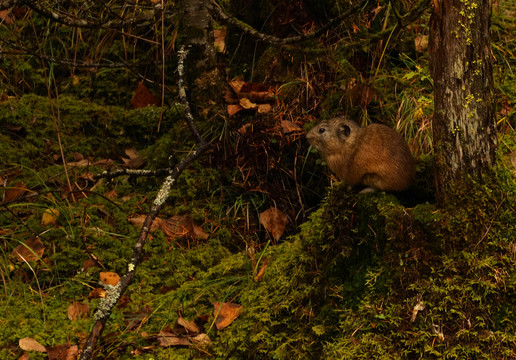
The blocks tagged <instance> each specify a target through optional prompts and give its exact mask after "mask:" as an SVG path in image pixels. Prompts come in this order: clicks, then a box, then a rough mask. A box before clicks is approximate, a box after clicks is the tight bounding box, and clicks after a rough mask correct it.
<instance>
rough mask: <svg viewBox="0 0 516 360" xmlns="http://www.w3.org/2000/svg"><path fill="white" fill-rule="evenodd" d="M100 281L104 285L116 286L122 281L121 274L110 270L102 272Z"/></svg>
mask: <svg viewBox="0 0 516 360" xmlns="http://www.w3.org/2000/svg"><path fill="white" fill-rule="evenodd" d="M100 281H101V282H102V283H103V284H104V285H111V286H116V285H118V283H119V282H120V275H118V274H117V273H114V272H109V271H106V272H101V273H100Z"/></svg>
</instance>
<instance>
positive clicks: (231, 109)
mask: <svg viewBox="0 0 516 360" xmlns="http://www.w3.org/2000/svg"><path fill="white" fill-rule="evenodd" d="M243 109H244V108H243V107H241V106H240V105H228V115H229V116H230V117H231V116H233V115H235V114H236V113H237V112H239V111H240V110H243Z"/></svg>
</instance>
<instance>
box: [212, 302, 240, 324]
mask: <svg viewBox="0 0 516 360" xmlns="http://www.w3.org/2000/svg"><path fill="white" fill-rule="evenodd" d="M242 311H243V310H242V305H238V304H235V303H220V302H214V303H213V316H214V317H215V326H216V327H217V330H222V329H224V328H226V327H228V326H229V325H230V324H231V323H232V322H233V321H235V319H236V318H237V317H238V316H239V315H240V314H241V313H242Z"/></svg>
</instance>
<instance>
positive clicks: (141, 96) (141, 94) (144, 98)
mask: <svg viewBox="0 0 516 360" xmlns="http://www.w3.org/2000/svg"><path fill="white" fill-rule="evenodd" d="M131 105H132V106H133V109H138V108H144V107H147V106H152V105H154V106H159V105H160V102H159V100H158V98H157V97H156V96H155V95H154V94H153V93H152V92H151V91H150V90H149V89H148V88H147V87H146V86H145V85H144V84H143V81H140V82H139V83H138V88H137V89H136V91H135V92H134V95H133V98H132V99H131Z"/></svg>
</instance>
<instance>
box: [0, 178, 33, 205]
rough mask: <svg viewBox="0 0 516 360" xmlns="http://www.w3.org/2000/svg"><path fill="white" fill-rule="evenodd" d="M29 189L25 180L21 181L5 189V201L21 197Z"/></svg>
mask: <svg viewBox="0 0 516 360" xmlns="http://www.w3.org/2000/svg"><path fill="white" fill-rule="evenodd" d="M27 191H29V189H27V186H26V185H25V183H24V182H23V181H20V182H18V183H16V184H15V185H14V186H11V187H10V188H9V189H7V190H6V191H5V193H4V201H3V202H9V201H13V200H16V199H18V198H19V197H21V196H23V195H24V194H25V193H26V192H27Z"/></svg>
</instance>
